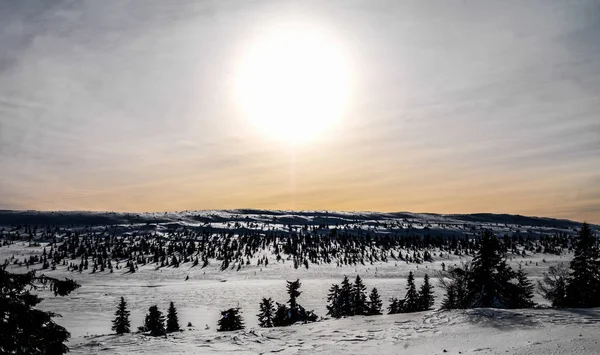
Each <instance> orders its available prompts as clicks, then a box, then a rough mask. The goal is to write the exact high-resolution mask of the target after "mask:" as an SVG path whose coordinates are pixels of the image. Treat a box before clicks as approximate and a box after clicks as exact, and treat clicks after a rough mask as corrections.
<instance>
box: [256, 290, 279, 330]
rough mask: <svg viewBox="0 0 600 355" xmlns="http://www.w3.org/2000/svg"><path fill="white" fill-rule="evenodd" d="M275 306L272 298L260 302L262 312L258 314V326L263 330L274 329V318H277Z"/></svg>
mask: <svg viewBox="0 0 600 355" xmlns="http://www.w3.org/2000/svg"><path fill="white" fill-rule="evenodd" d="M275 312H276V310H275V305H274V303H273V300H272V299H271V298H264V297H263V299H262V301H261V302H260V311H259V313H258V325H259V326H260V327H261V328H271V327H273V318H274V317H275Z"/></svg>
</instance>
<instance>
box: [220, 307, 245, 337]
mask: <svg viewBox="0 0 600 355" xmlns="http://www.w3.org/2000/svg"><path fill="white" fill-rule="evenodd" d="M217 325H218V328H217V331H218V332H229V331H233V330H240V329H244V320H243V319H242V316H241V315H240V309H239V308H229V309H227V310H225V311H221V319H219V321H218V322H217Z"/></svg>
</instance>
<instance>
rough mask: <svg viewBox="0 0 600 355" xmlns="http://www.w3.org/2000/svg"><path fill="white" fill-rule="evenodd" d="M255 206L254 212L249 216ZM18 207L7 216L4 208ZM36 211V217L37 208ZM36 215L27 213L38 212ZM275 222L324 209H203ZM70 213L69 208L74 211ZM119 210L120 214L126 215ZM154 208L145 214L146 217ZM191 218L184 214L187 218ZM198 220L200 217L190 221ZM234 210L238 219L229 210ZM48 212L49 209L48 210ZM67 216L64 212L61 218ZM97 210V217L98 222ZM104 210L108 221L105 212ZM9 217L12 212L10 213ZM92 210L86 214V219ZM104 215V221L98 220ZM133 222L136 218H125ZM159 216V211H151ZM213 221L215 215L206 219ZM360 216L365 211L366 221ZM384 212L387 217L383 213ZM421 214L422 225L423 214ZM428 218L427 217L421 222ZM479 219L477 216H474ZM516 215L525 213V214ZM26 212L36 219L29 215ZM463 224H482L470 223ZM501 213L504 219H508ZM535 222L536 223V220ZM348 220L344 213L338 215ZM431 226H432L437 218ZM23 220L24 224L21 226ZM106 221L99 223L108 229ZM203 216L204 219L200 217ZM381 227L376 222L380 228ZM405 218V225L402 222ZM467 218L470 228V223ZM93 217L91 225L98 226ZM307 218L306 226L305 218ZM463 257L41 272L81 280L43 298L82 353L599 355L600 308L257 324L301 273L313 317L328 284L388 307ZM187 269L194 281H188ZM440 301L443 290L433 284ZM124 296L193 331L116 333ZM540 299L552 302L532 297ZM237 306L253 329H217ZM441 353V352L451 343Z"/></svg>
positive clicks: (542, 257)
mask: <svg viewBox="0 0 600 355" xmlns="http://www.w3.org/2000/svg"><path fill="white" fill-rule="evenodd" d="M253 213H254V212H253ZM8 214H10V213H8ZM30 214H31V215H34V217H35V214H34V213H30ZM31 215H28V217H27V218H31ZM198 215H199V214H198V213H197V212H186V213H183V214H180V215H171V216H169V215H167V217H168V218H166V219H167V220H166V221H162V222H159V221H156V222H155V223H156V224H155V227H156V229H161V228H167V227H166V226H163V224H162V223H164V224H170V223H174V222H173V221H174V220H177V221H178V222H177V223H188V224H190V225H192V224H193V223H192V222H191V219H192V217H193V216H196V217H194V218H196V219H198V217H197V216H198ZM282 215H285V216H286V218H288V219H286V221H288V222H283V221H280V222H279V223H283V224H278V226H279V227H278V228H279V229H280V230H285V229H286V228H289V227H286V226H285V223H289V221H295V222H298V221H299V220H301V218H304V220H305V221H309V220H310V221H313V222H314V223H318V222H319V221H321V220H320V219H319V218H323V216H322V214H314V213H313V214H309V213H305V214H296V215H292V214H290V213H286V214H284V213H283V212H282V213H274V214H271V215H269V214H257V213H254V214H252V217H249V216H250V214H248V213H247V214H246V215H244V216H241V217H239V216H240V211H235V212H223V213H220V214H219V213H217V212H210V213H209V212H204V216H211V217H210V218H213V222H211V223H212V226H213V227H215V226H216V225H217V223H218V224H219V226H220V227H222V228H235V226H234V223H235V221H238V220H239V221H243V222H245V223H247V221H248V220H249V219H252V220H254V221H255V222H256V221H259V220H261V219H262V222H263V223H265V221H266V220H267V219H268V220H269V221H270V222H269V223H272V224H273V225H275V224H276V223H274V220H273V218H282V217H281V216H282ZM332 215H335V216H337V217H336V218H340V219H341V218H342V217H343V216H345V217H344V218H347V220H348V221H349V222H348V223H358V224H360V225H361V226H362V228H379V227H380V228H381V231H382V232H383V231H384V230H385V229H386V228H387V227H386V226H384V224H386V223H388V224H389V223H393V222H394V221H396V222H397V221H403V220H404V219H405V218H407V215H402V216H395V217H394V218H392V217H389V218H388V217H385V218H384V217H382V216H381V215H375V214H372V215H368V216H367V217H368V218H367V217H364V216H365V215H361V216H363V217H360V216H359V215H352V214H348V215H345V214H329V213H328V214H327V217H326V218H328V219H329V221H328V222H330V220H331V218H333V217H332ZM67 216H70V218H72V217H73V215H72V214H71V215H67ZM119 216H120V217H118V218H123V217H122V216H121V215H119ZM148 216H154V215H151V214H148V215H145V217H144V218H150V217H148ZM186 216H187V217H186ZM190 216H192V217H190ZM233 216H238V217H235V218H234V217H233ZM413 216H415V217H414V218H415V220H413V221H409V222H408V224H412V225H413V227H414V228H417V227H416V226H417V225H419V227H418V228H425V226H426V225H427V224H429V225H430V226H431V227H428V228H431V229H434V230H443V229H444V230H446V229H447V228H448V229H450V228H452V229H453V230H454V231H455V232H458V231H460V230H469V231H470V230H472V229H473V228H475V229H477V228H482V226H486V227H488V228H490V227H492V226H493V227H495V228H497V230H498V232H500V229H513V230H514V229H517V228H522V229H523V230H530V231H531V233H542V232H543V233H545V232H548V233H552V230H554V229H559V230H562V231H568V232H569V233H573V232H574V230H575V227H576V224H575V223H573V222H569V221H557V220H547V219H539V220H540V221H541V222H540V224H539V225H535V226H532V225H531V224H530V225H528V226H527V225H524V224H514V223H508V222H507V221H508V220H507V218H508V217H502V216H501V217H502V218H500V217H498V216H497V215H491V216H496V217H493V218H492V217H490V218H491V220H489V221H486V220H483V219H481V218H483V217H473V215H468V216H463V217H461V218H462V219H461V220H460V222H456V224H452V223H455V222H452V221H456V220H457V218H459V217H456V216H453V217H444V216H440V215H413ZM46 217H47V216H46ZM63 217H64V216H60V218H63ZM97 217H98V215H94V218H97ZM100 217H102V218H105V217H106V215H101V216H100ZM155 217H156V218H164V217H165V215H164V214H156V216H155ZM2 218H4V219H2ZM6 218H7V217H6V213H4V214H3V213H0V221H1V222H3V223H0V224H1V225H5V226H6V225H10V224H8V223H6V221H7V219H6ZM86 218H87V217H86ZM102 218H101V220H102ZM128 218H129V217H128ZM152 218H154V217H152ZM207 218H208V217H207ZM361 218H362V219H361ZM386 218H387V219H386ZM416 218H419V221H421V222H419V221H417V220H416ZM423 218H426V219H427V222H425V221H424V220H423ZM478 218H479V219H478ZM522 218H525V219H521V220H520V221H525V220H527V218H528V217H522ZM29 220H30V219H29ZM466 220H474V221H470V222H466ZM501 220H506V221H505V222H501ZM535 220H536V219H529V220H528V221H530V222H531V221H535ZM121 222H123V223H124V224H123V225H122V226H123V228H124V229H127V230H135V229H136V226H139V228H145V227H147V225H148V223H149V222H148V221H146V220H142V221H141V223H139V224H135V225H133V224H131V220H130V219H129V220H127V221H121ZM339 222H340V221H339V220H338V223H339ZM434 222H435V223H434ZM19 223H22V222H19ZM101 223H104V222H100V223H99V224H97V226H101V225H102V224H101ZM198 223H206V222H198ZM377 223H381V226H379V227H377V226H376V224H377ZM402 223H403V222H402ZM465 223H467V224H468V225H467V226H465V225H464V224H465ZM91 224H92V225H95V224H94V223H91ZM299 224H301V223H299ZM44 245H45V243H43V242H42V244H41V246H36V247H30V246H28V244H27V243H21V242H19V243H16V244H12V245H10V246H4V247H0V262H2V261H3V260H4V259H7V258H10V257H11V256H13V255H15V256H16V257H22V256H27V255H29V254H31V253H38V254H39V253H40V251H41V250H42V249H43V246H44ZM570 258H571V255H570V254H568V253H566V254H563V255H561V256H557V255H547V254H533V255H527V256H520V255H519V256H515V255H509V262H510V264H511V265H512V266H514V267H516V266H517V265H518V264H521V265H523V267H524V269H525V271H526V272H527V273H528V274H529V277H530V278H532V279H539V278H540V277H541V275H542V273H543V272H544V271H546V270H547V268H548V267H549V266H551V265H556V264H557V263H561V262H562V263H565V264H568V262H569V261H570ZM465 260H467V257H464V256H463V257H459V256H454V255H448V254H445V255H444V257H439V256H438V257H434V261H433V262H425V263H422V264H413V263H406V262H403V261H396V260H390V261H388V262H375V263H374V264H373V265H370V264H367V265H360V264H359V265H357V266H350V265H344V266H340V267H338V266H336V265H335V264H320V265H313V264H311V265H310V267H309V268H308V269H305V268H304V267H300V268H298V269H295V268H294V267H293V264H292V263H291V262H290V261H285V262H279V263H278V262H276V261H275V260H273V259H271V260H270V263H269V265H268V267H264V266H257V265H256V263H255V262H254V260H253V261H252V264H251V265H248V266H246V267H244V268H242V269H241V270H239V271H235V270H229V269H228V270H225V271H221V270H220V264H219V263H218V262H216V261H215V262H211V264H210V265H208V266H207V267H205V268H198V267H196V268H191V267H190V265H188V264H184V265H182V266H181V267H179V268H171V267H165V268H161V269H159V270H155V267H154V266H152V265H147V266H141V267H140V269H139V270H138V271H137V272H135V273H133V274H130V273H126V272H125V270H124V269H119V270H115V272H114V273H112V274H110V273H108V272H97V273H90V272H89V271H87V270H86V271H84V272H82V273H78V272H69V271H67V270H66V268H65V267H64V266H58V267H57V269H56V270H45V271H44V273H45V274H47V275H49V276H54V277H69V278H74V279H75V280H76V281H78V282H79V283H81V285H82V287H81V288H79V289H78V290H76V291H75V292H73V293H72V294H71V295H69V296H67V297H53V296H52V295H51V294H50V293H49V292H42V295H43V297H45V300H44V301H43V302H42V303H41V305H40V307H41V308H43V309H45V310H51V311H54V312H56V313H59V314H61V315H62V318H57V319H56V321H57V322H58V323H59V324H62V325H64V326H65V327H66V328H67V329H68V330H69V331H70V332H71V334H72V339H71V340H70V342H69V346H70V347H71V351H72V353H75V354H93V353H101V354H135V353H144V354H207V353H208V354H211V353H214V354H217V353H218V354H220V353H237V354H254V353H265V354H266V353H279V354H334V353H343V354H355V353H356V354H359V353H360V354H364V353H368V352H377V353H379V354H443V353H446V352H447V353H449V354H461V353H462V354H469V353H476V354H599V353H600V345H599V344H598V341H600V310H596V309H594V310H560V311H558V310H551V309H538V310H524V311H520V310H517V311H501V310H487V309H481V310H468V311H453V312H439V311H430V312H423V313H416V314H399V315H383V316H374V317H353V318H347V319H324V320H321V321H320V322H317V323H314V324H306V325H294V326H292V327H287V328H278V329H261V328H259V327H258V326H257V317H256V314H257V313H258V305H259V302H260V299H261V298H262V297H272V298H273V299H274V300H275V301H278V302H285V301H286V300H287V295H286V293H285V280H295V279H296V278H299V279H300V280H301V282H302V287H301V291H302V292H303V293H302V295H301V296H300V298H299V300H298V301H299V303H300V304H302V305H303V306H304V307H305V308H307V309H309V310H310V309H313V310H314V311H315V312H316V313H317V315H319V316H322V317H325V315H326V309H325V306H326V304H327V301H326V298H327V292H328V289H329V287H330V286H331V284H332V283H339V282H340V281H341V279H342V278H343V276H344V275H347V276H348V277H350V278H354V277H355V276H356V275H360V276H361V277H362V278H363V280H364V282H365V284H366V285H367V287H368V289H369V290H370V289H371V288H372V287H377V289H378V290H379V293H380V294H381V298H382V300H383V301H384V307H387V305H388V300H389V298H391V297H403V296H404V293H405V287H406V277H407V275H408V273H409V271H413V272H414V273H415V275H416V281H417V286H419V285H420V284H421V282H422V277H423V275H424V274H426V273H427V274H429V275H430V276H431V277H432V278H433V284H434V286H435V285H437V280H436V275H437V272H438V271H439V270H441V268H442V266H441V265H442V263H444V264H445V265H446V266H450V265H452V264H459V263H460V262H462V261H465ZM10 268H11V269H12V270H13V271H15V272H19V271H20V272H24V271H25V270H26V269H25V267H24V266H21V267H18V266H12V265H11V266H10ZM187 277H189V279H188V280H186V278H187ZM436 295H437V299H436V308H437V306H438V305H439V303H440V301H441V298H442V293H441V290H440V289H439V288H436ZM121 296H123V297H125V298H126V300H127V302H128V307H129V309H130V310H131V312H132V330H133V329H136V328H137V327H138V326H139V325H141V324H142V319H143V317H144V314H145V313H146V312H147V310H148V307H149V306H151V305H153V304H157V305H158V306H159V308H160V309H161V310H162V311H163V312H165V311H166V309H167V306H168V304H169V302H170V301H173V302H174V303H175V305H176V307H177V308H178V311H179V320H180V323H181V325H182V326H185V325H187V324H188V322H191V323H192V324H193V327H192V328H187V327H185V331H183V332H181V333H177V334H174V335H169V336H168V337H167V338H151V337H146V336H143V335H139V334H130V335H124V336H115V335H111V331H110V327H111V320H112V318H113V317H114V315H113V313H114V311H115V309H116V305H117V302H118V299H119V298H120V297H121ZM535 300H536V301H537V302H539V303H544V300H543V299H541V297H539V296H538V295H536V299H535ZM236 306H239V307H240V308H241V310H242V315H243V317H244V320H245V323H246V326H247V327H246V330H244V331H240V332H231V333H218V332H216V330H215V328H216V322H217V319H218V316H219V310H222V309H225V308H229V307H236ZM444 350H445V351H444Z"/></svg>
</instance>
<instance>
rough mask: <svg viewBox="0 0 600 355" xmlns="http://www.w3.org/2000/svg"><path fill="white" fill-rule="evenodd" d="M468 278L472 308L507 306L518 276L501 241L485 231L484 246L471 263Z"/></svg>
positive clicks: (482, 244) (482, 241) (469, 300)
mask: <svg viewBox="0 0 600 355" xmlns="http://www.w3.org/2000/svg"><path fill="white" fill-rule="evenodd" d="M471 267H472V269H471V274H470V275H468V281H469V282H468V284H467V287H468V292H469V293H468V303H469V306H470V307H501V308H503V307H507V306H508V305H509V304H510V301H511V297H512V296H513V290H514V287H513V284H512V283H511V282H510V280H511V279H513V278H514V277H515V276H516V275H515V273H514V271H512V270H511V268H510V267H509V266H508V265H507V264H506V258H505V257H504V252H503V251H502V247H501V245H500V242H499V240H498V238H496V236H495V235H494V234H493V233H492V232H491V231H485V232H484V233H483V235H482V238H481V246H480V248H479V250H478V251H477V253H476V254H475V256H474V257H473V261H472V264H471Z"/></svg>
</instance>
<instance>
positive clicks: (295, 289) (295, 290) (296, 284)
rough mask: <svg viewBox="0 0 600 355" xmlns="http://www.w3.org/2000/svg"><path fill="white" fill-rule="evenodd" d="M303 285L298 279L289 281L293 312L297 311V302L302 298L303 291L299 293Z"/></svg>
mask: <svg viewBox="0 0 600 355" xmlns="http://www.w3.org/2000/svg"><path fill="white" fill-rule="evenodd" d="M301 285H302V284H301V283H300V280H299V279H296V281H287V293H288V295H289V296H290V300H289V301H288V302H289V304H290V308H291V309H292V310H295V309H296V306H297V305H298V303H297V301H296V300H297V299H298V297H300V294H302V291H299V289H300V286H301Z"/></svg>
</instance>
